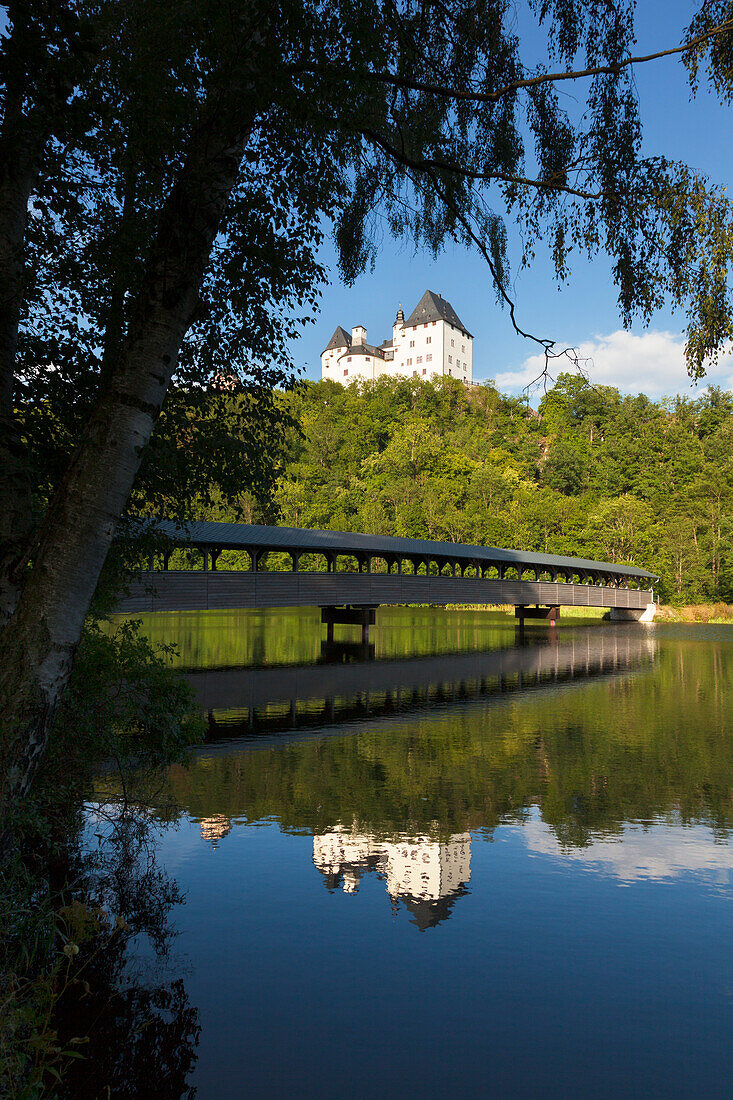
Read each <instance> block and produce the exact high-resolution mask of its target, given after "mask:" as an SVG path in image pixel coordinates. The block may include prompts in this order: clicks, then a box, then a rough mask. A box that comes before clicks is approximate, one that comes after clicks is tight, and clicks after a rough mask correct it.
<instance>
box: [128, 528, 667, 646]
mask: <svg viewBox="0 0 733 1100" xmlns="http://www.w3.org/2000/svg"><path fill="white" fill-rule="evenodd" d="M153 526H154V529H155V531H156V532H157V533H158V534H159V535H160V536H161V537H162V538H163V540H164V547H165V548H164V550H163V551H162V552H161V553H159V554H157V555H155V556H154V558H151V560H150V562H149V568H148V570H147V571H144V572H141V573H140V574H138V575H137V577H136V578H135V580H134V582H133V583H132V585H131V586H130V589H129V592H128V594H127V596H126V597H125V598H124V599H123V600H122V601H121V603H120V605H119V610H120V611H121V612H136V611H184V610H192V611H200V610H213V609H225V608H258V607H320V608H322V609H323V611H322V619H323V621H324V622H325V623H327V624H328V625H329V632H330V633H332V629H333V624H334V623H353V624H356V625H361V626H362V627H363V630H364V635H365V636H366V631H367V630H368V626H369V624H370V623H371V622H373V621H374V610H375V608H377V607H378V606H380V605H381V604H392V605H394V604H449V603H450V604H453V603H455V604H513V605H514V606H515V608H516V609H517V615H518V616H519V617H520V618H524V617H532V618H538V617H539V618H550V619H554V618H555V617H556V616H557V615H558V614H559V608H560V607H562V606H569V607H601V608H604V607H605V608H611V609H612V611H613V613H614V615H613V617H618V618H635V619H642V618H644V619H649V618H651V617H652V616H653V604H654V593H653V589H652V584H653V582H654V581H655V580H656V579H657V578H656V577H655V575H654V574H652V573H649V572H647V571H646V570H645V569H640V568H638V567H637V566H633V565H615V564H612V563H610V562H598V561H588V560H585V559H583V558H571V557H562V556H559V555H555V554H538V553H525V552H523V551H519V550H504V549H500V548H498V547H495V546H467V545H463V544H461V543H451V542H434V541H430V540H427V539H408V538H392V537H389V536H386V535H363V534H355V533H352V532H347V531H312V530H300V529H299V528H295V527H265V526H258V525H250V524H239V523H212V522H192V523H189V524H186V525H185V526H182V525H179V524H176V523H173V522H171V521H168V520H158V521H156V522H155V523H154V524H153ZM180 548H186V549H188V550H190V551H193V552H194V553H193V554H192V555H190V558H191V561H192V567H191V568H187V569H181V568H176V569H169V564H170V558H171V555H172V553H173V551H174V550H175V549H180ZM231 550H233V551H238V552H240V561H239V563H238V564H239V565H240V566H244V567H240V568H227V569H221V568H217V566H218V564H219V561H220V558H221V555H222V553H223V552H224V551H231ZM272 555H277V557H276V558H275V559H273V558H272V557H271V556H272ZM179 557H180V555H179ZM284 563H285V565H286V568H283V565H284ZM268 564H269V565H270V566H274V568H268ZM196 566H198V567H196Z"/></svg>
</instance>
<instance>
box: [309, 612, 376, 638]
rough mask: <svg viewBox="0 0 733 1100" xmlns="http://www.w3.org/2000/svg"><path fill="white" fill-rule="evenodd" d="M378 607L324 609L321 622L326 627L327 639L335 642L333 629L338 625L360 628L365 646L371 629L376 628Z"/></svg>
mask: <svg viewBox="0 0 733 1100" xmlns="http://www.w3.org/2000/svg"><path fill="white" fill-rule="evenodd" d="M375 618H376V607H374V606H372V605H370V606H366V607H322V608H321V622H322V623H325V626H326V639H327V641H328V642H329V643H332V642H333V628H334V626H335V625H336V623H338V624H340V625H346V626H360V627H361V640H362V644H363V645H367V643H368V642H369V627H370V626H374V622H375Z"/></svg>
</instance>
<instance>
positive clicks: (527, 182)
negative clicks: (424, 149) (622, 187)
mask: <svg viewBox="0 0 733 1100" xmlns="http://www.w3.org/2000/svg"><path fill="white" fill-rule="evenodd" d="M361 133H362V134H363V136H364V137H365V138H367V139H368V140H369V141H371V142H372V144H374V145H376V146H377V147H378V148H380V149H381V150H382V152H383V153H386V155H387V156H388V157H391V158H392V160H395V161H397V162H398V163H399V164H402V165H404V166H405V167H406V168H412V169H414V170H415V171H416V172H426V171H428V170H430V169H435V170H437V171H443V172H453V173H455V174H456V175H459V176H464V177H465V178H466V179H472V180H485V181H487V182H490V181H492V180H496V181H498V182H499V183H515V184H517V185H519V186H525V187H536V188H538V189H539V190H545V191H557V192H562V193H564V194H566V195H575V196H576V197H577V198H579V199H588V200H592V199H599V198H600V197H601V195H602V192H601V191H580V190H577V189H576V188H574V187H569V186H568V185H567V184H563V183H553V182H552V180H551V179H547V180H535V179H529V178H528V177H527V176H513V175H511V174H510V173H509V172H479V171H477V170H475V169H473V168H462V167H461V166H460V165H459V164H455V163H453V162H451V161H445V160H413V159H412V158H411V157H408V156H407V154H406V153H405V152H400V150H398V149H395V148H394V146H392V145H390V144H389V142H387V141H386V140H385V139H384V138H383V137H382V136H381V135H380V134H377V133H376V132H375V131H373V130H366V129H362V130H361Z"/></svg>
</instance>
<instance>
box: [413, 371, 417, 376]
mask: <svg viewBox="0 0 733 1100" xmlns="http://www.w3.org/2000/svg"><path fill="white" fill-rule="evenodd" d="M416 374H417V371H416V370H414V371H413V372H412V377H413V378H414V377H415V375H416Z"/></svg>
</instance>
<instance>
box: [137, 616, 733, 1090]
mask: <svg viewBox="0 0 733 1100" xmlns="http://www.w3.org/2000/svg"><path fill="white" fill-rule="evenodd" d="M146 629H147V631H148V632H149V633H150V635H151V637H154V638H155V639H156V640H165V641H168V642H170V641H173V642H176V644H177V646H178V654H177V657H176V658H175V660H176V662H177V663H178V664H179V666H180V667H181V668H183V669H185V670H186V675H188V676H189V677H190V679H191V682H192V684H193V685H194V688H195V690H196V692H197V695H198V698H199V702H200V705H201V707H202V710H203V711H204V712H205V714H206V715H207V727H208V740H207V742H206V744H205V745H203V746H202V747H201V748H200V749H198V750H196V751H195V753H194V756H193V759H192V762H191V766H190V767H189V768H183V767H177V766H176V767H173V768H171V769H170V770H169V773H168V775H167V779H166V786H165V789H164V791H163V792H162V793H161V795H160V802H158V801H157V799H156V800H155V801H151V805H150V807H149V810H150V812H151V814H153V815H154V816H155V815H157V816H158V817H159V819H160V824H159V828H160V833H159V839H158V859H159V861H160V863H161V865H162V866H163V867H164V868H165V870H166V871H167V872H168V873H170V874H171V875H172V876H173V877H174V878H175V880H176V881H177V883H178V886H179V887H180V889H181V890H182V892H183V894H184V895H185V902H184V903H183V904H181V905H179V906H177V908H176V910H175V912H174V915H173V919H174V923H175V926H176V930H177V932H178V937H177V940H176V946H175V951H174V953H173V956H172V959H171V960H170V962H169V965H170V966H172V967H173V972H174V973H175V975H177V976H178V977H181V978H182V980H183V982H184V983H185V989H186V993H187V996H188V999H189V1002H190V1004H191V1005H193V1006H195V1008H196V1010H197V1012H198V1020H199V1023H200V1033H199V1034H198V1043H197V1046H196V1049H195V1065H194V1067H193V1069H192V1072H191V1074H190V1076H189V1081H188V1084H189V1085H190V1086H192V1087H194V1088H195V1089H196V1090H197V1092H196V1095H197V1096H199V1097H201V1098H202V1100H210V1098H212V1100H218V1098H220V1097H221V1098H229V1097H239V1096H242V1097H291V1096H297V1097H319V1098H331V1097H333V1098H337V1097H338V1098H342V1097H345V1096H348V1097H359V1098H371V1097H392V1096H395V1097H396V1096H400V1097H404V1096H421V1097H443V1096H450V1095H457V1096H460V1097H485V1096H500V1097H513V1096H517V1097H518V1096H540V1095H544V1096H619V1095H623V1096H645V1097H647V1096H673V1095H674V1096H681V1095H684V1096H689V1095H703V1096H706V1097H711V1096H729V1095H730V1091H731V1080H733V947H732V943H733V935H732V933H733V847H732V845H731V833H730V830H731V825H733V630H731V629H730V628H727V627H714V626H709V627H704V626H689V627H684V626H669V625H664V624H659V625H653V626H640V625H637V624H623V625H612V624H606V623H595V624H590V625H589V624H583V623H581V622H574V623H573V624H572V625H570V623H569V622H566V623H565V624H563V625H562V626H561V627H559V628H558V629H556V630H554V631H551V630H550V629H549V628H547V627H545V626H537V627H532V628H528V630H527V632H526V637H525V638H524V640H523V642H521V643H520V640H519V639H518V638H517V636H516V634H515V628H514V625H513V622H512V621H511V620H509V619H508V618H502V617H500V616H497V615H491V614H489V613H485V612H478V611H472V612H451V611H445V610H437V609H436V610H433V609H415V610H411V609H403V610H398V609H382V610H381V611H380V612H379V613H378V616H377V624H376V627H375V628H372V638H371V645H370V646H369V647H368V648H366V649H365V648H364V647H362V646H361V645H360V644H357V641H356V637H357V635H356V634H355V633H350V628H337V641H336V644H335V645H334V646H333V647H332V648H331V649H330V650H329V649H328V648H327V647H325V646H324V645H323V643H322V640H321V628H320V625H319V622H318V618H317V615H316V614H315V613H311V612H301V611H273V612H269V613H252V612H248V613H240V612H232V613H223V612H222V613H191V614H180V615H158V616H154V617H149V618H148V619H147V620H146ZM339 630H340V631H341V633H340V634H339ZM163 802H165V803H166V804H171V803H172V804H174V805H175V806H176V807H177V808H176V809H175V810H174V811H173V812H170V811H166V812H165V813H163V812H162V810H161V809H160V807H161V806H162V805H163ZM146 958H147V955H146V947H145V944H144V942H141V944H140V946H139V960H138V964H139V965H141V966H143V967H144V966H145V963H146ZM151 965H152V964H151ZM154 1081H155V1069H154V1068H153V1067H151V1095H158V1096H165V1095H169V1093H167V1092H166V1091H165V1088H164V1087H163V1086H162V1085H160V1083H158V1084H156V1086H155V1088H154V1087H153V1083H154ZM161 1090H162V1091H161Z"/></svg>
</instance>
